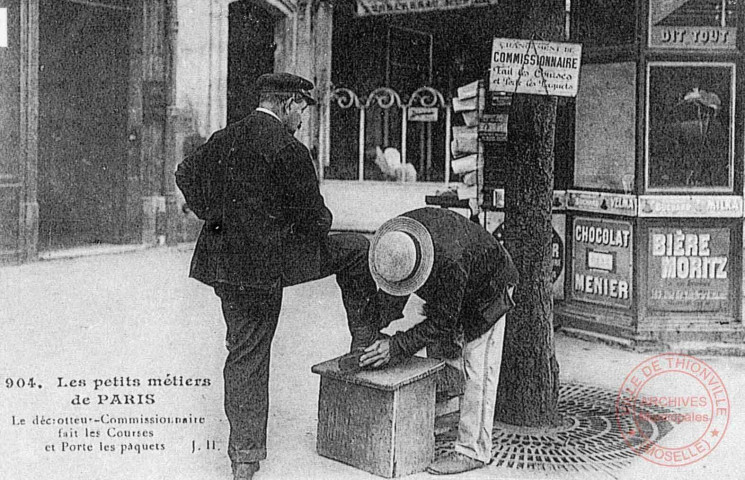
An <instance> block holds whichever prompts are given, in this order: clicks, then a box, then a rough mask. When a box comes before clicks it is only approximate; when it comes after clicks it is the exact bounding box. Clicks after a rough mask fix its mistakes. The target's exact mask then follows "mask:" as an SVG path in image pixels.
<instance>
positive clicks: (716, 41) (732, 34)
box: [649, 0, 737, 50]
mask: <svg viewBox="0 0 745 480" xmlns="http://www.w3.org/2000/svg"><path fill="white" fill-rule="evenodd" d="M649 46H650V47H658V48H671V49H672V48H681V49H707V50H711V49H734V48H737V0H703V1H702V0H652V2H650V8H649Z"/></svg>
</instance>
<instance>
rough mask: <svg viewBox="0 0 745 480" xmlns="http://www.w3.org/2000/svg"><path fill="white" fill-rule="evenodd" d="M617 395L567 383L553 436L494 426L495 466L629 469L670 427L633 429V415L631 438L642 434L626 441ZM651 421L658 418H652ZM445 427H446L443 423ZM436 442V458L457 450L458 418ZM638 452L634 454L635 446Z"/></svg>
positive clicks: (643, 423) (643, 421) (627, 419)
mask: <svg viewBox="0 0 745 480" xmlns="http://www.w3.org/2000/svg"><path fill="white" fill-rule="evenodd" d="M617 394H618V392H614V391H610V390H605V389H602V388H599V387H594V386H588V385H580V384H575V383H567V384H563V385H562V386H561V389H560V391H559V413H560V414H561V416H562V418H563V420H564V424H563V425H562V426H561V427H558V428H556V429H552V430H551V431H550V432H545V431H543V432H542V431H539V430H537V429H529V428H519V427H514V426H508V425H504V424H500V423H499V422H495V424H494V429H493V437H492V438H493V450H492V457H493V459H494V460H493V462H492V466H495V467H502V468H512V469H533V470H545V471H566V472H607V473H610V472H612V471H617V470H620V469H622V468H625V467H627V466H628V465H629V464H630V463H631V461H632V460H633V459H635V458H636V457H638V456H639V451H644V450H646V449H648V448H649V447H650V446H652V445H654V444H655V443H656V442H657V441H658V440H659V439H661V438H662V437H664V436H665V435H667V434H668V433H669V432H670V431H671V430H672V428H673V426H672V424H671V423H669V422H668V421H664V420H663V421H657V422H654V421H651V420H649V418H650V417H646V418H643V417H639V416H637V417H636V419H637V421H639V424H637V425H636V426H634V424H633V419H632V417H631V416H630V415H626V416H623V417H622V420H621V426H620V427H621V428H624V429H625V430H624V431H626V432H628V431H631V430H637V431H638V430H641V431H640V432H639V433H637V434H636V435H634V436H633V437H630V438H629V437H628V436H627V437H626V438H625V439H624V437H623V435H622V434H621V431H620V430H619V424H618V420H617V419H616V414H615V411H616V396H617ZM635 408H636V409H637V411H638V412H640V413H643V412H645V411H646V413H649V414H653V413H654V414H660V413H670V410H666V409H661V408H650V407H647V406H645V407H640V406H638V405H637V406H635ZM651 418H659V417H656V416H652V417H651ZM440 422H442V423H440ZM438 423H440V425H439V426H440V428H439V429H438V430H439V431H440V432H442V433H440V434H438V435H437V436H436V437H435V448H436V453H437V455H438V456H439V455H441V454H443V453H445V452H448V451H450V450H452V449H453V442H454V441H455V437H456V435H457V432H458V415H457V413H456V414H453V415H451V416H449V417H445V418H443V419H442V420H438ZM629 444H631V446H633V449H632V448H631V446H630V445H629Z"/></svg>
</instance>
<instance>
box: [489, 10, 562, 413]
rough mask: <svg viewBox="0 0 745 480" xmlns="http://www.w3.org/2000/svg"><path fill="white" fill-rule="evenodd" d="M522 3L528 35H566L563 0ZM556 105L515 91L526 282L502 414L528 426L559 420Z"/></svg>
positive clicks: (500, 401)
mask: <svg viewBox="0 0 745 480" xmlns="http://www.w3.org/2000/svg"><path fill="white" fill-rule="evenodd" d="M519 3H520V7H519V8H520V9H522V11H523V12H524V13H523V22H522V25H523V26H522V38H524V39H535V40H549V41H563V39H564V0H532V1H531V2H530V3H529V4H525V3H523V2H519ZM526 3H527V2H526ZM517 11H520V10H517ZM556 103H557V100H556V97H554V96H542V95H522V94H521V95H514V96H513V99H512V108H511V111H510V118H509V133H508V139H509V140H508V141H509V151H510V152H511V154H512V155H511V158H510V159H509V162H510V164H511V167H510V168H511V171H510V175H509V178H508V180H507V183H506V186H505V222H504V226H505V228H504V239H505V246H506V247H507V250H509V252H510V253H511V254H512V257H513V259H514V261H515V265H516V266H517V269H518V271H519V272H520V284H519V285H518V286H517V288H516V289H515V293H514V299H515V302H516V306H515V308H514V309H513V311H512V312H511V313H510V314H509V315H508V320H507V325H506V331H505V350H504V356H503V358H502V373H501V376H500V382H499V392H498V394H497V412H496V419H497V420H499V421H502V422H504V423H508V424H513V425H520V426H530V427H553V426H557V425H558V424H559V423H560V419H559V413H558V409H557V402H558V397H559V364H558V363H557V362H556V356H555V351H554V334H553V300H552V290H553V289H552V281H551V235H552V231H553V228H552V225H551V201H552V197H553V189H554V132H555V127H556Z"/></svg>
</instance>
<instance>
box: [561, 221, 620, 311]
mask: <svg viewBox="0 0 745 480" xmlns="http://www.w3.org/2000/svg"><path fill="white" fill-rule="evenodd" d="M572 241H573V243H572V275H573V278H572V286H571V288H570V289H569V290H570V292H571V297H572V298H573V299H574V300H580V301H583V302H589V303H597V304H600V305H606V306H611V307H623V308H631V305H632V301H633V294H634V292H633V276H632V273H633V268H632V263H633V256H632V252H633V226H632V224H631V222H628V221H618V220H605V219H601V218H582V217H578V218H575V219H574V222H573V223H572Z"/></svg>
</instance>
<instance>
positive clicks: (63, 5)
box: [0, 0, 177, 263]
mask: <svg viewBox="0 0 745 480" xmlns="http://www.w3.org/2000/svg"><path fill="white" fill-rule="evenodd" d="M0 16H2V32H0V37H2V38H0V56H2V60H3V62H2V63H3V69H2V73H0V75H1V76H2V82H1V86H0V92H1V93H0V97H2V100H1V101H2V104H3V108H4V110H3V111H4V115H2V120H1V121H2V122H3V125H2V127H3V128H2V131H3V134H2V137H0V152H2V154H0V198H1V199H2V200H0V203H2V208H0V257H1V258H0V261H2V262H4V263H5V262H19V261H27V260H34V259H36V258H38V257H39V256H43V255H44V254H45V253H46V252H49V251H53V250H59V249H69V248H73V247H79V246H91V245H102V244H107V245H124V244H140V243H154V242H155V238H156V215H157V210H158V205H159V204H163V205H165V203H166V202H165V201H164V200H165V198H166V197H168V196H169V193H170V197H173V190H172V189H171V190H168V186H167V185H165V184H164V172H165V171H167V169H168V167H167V162H168V158H169V157H168V155H167V154H166V152H167V151H168V150H169V148H170V145H171V144H172V142H171V141H170V140H171V139H172V138H173V137H172V135H171V134H170V133H169V132H170V131H172V130H169V129H170V127H172V126H173V121H172V120H173V115H172V113H173V109H172V108H171V109H170V110H169V107H172V105H173V95H172V89H171V88H170V85H172V82H171V65H170V64H169V52H170V46H169V43H168V41H169V38H170V39H172V38H173V34H175V25H177V21H176V19H175V3H173V2H167V1H158V2H144V1H126V0H102V1H95V2H93V1H87V0H76V1H68V0H63V1H53V0H4V1H2V2H0ZM163 209H165V207H163Z"/></svg>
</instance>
